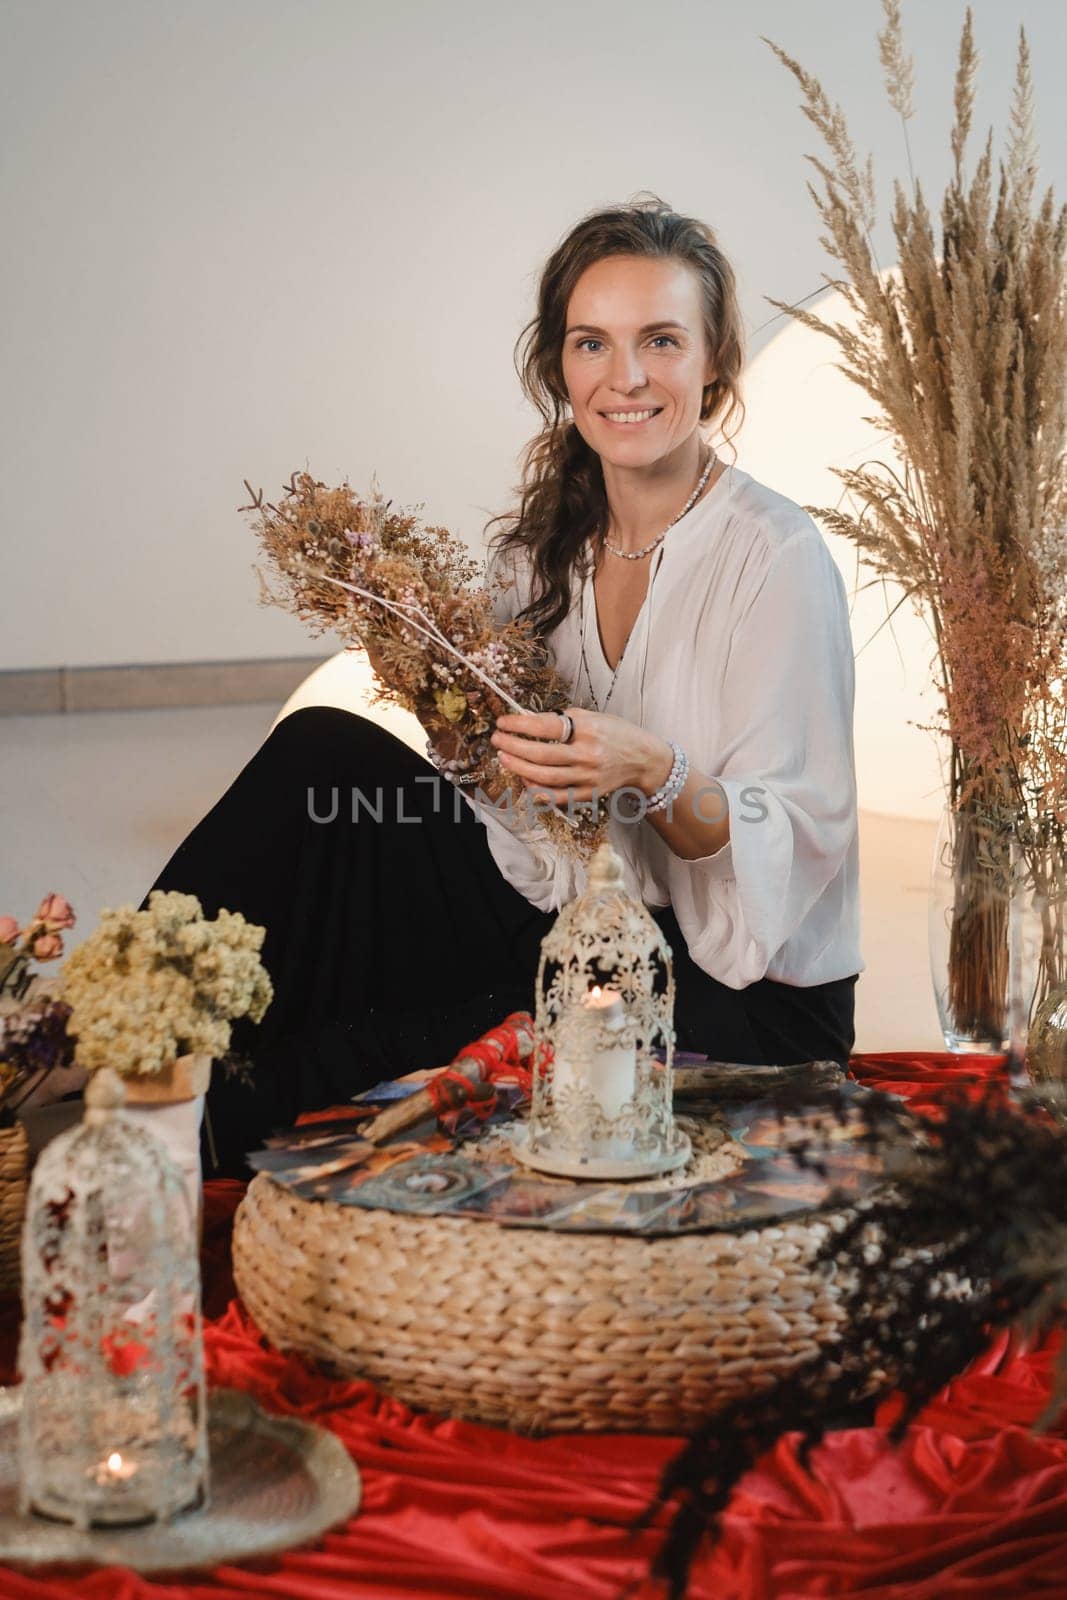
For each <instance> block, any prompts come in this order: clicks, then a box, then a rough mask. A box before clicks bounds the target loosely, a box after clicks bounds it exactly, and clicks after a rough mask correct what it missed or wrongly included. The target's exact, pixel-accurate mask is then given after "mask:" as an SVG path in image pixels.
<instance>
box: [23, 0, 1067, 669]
mask: <svg viewBox="0 0 1067 1600" xmlns="http://www.w3.org/2000/svg"><path fill="white" fill-rule="evenodd" d="M905 11H906V22H907V26H908V30H909V37H910V42H911V46H912V49H913V51H914V53H915V55H916V56H917V58H918V95H919V104H920V110H921V115H920V117H919V119H918V120H917V121H916V122H914V123H913V124H912V125H911V138H912V147H913V152H914V156H915V160H916V164H917V167H918V170H919V171H920V173H921V175H922V178H923V181H924V184H925V186H926V188H927V191H928V193H929V194H936V193H937V192H938V190H939V188H940V186H941V184H942V182H943V179H944V176H945V172H946V170H947V161H948V140H947V129H948V126H949V121H950V111H951V86H952V75H953V71H954V63H955V51H956V43H957V39H958V32H959V26H960V23H961V21H962V15H963V7H962V5H959V6H957V5H955V4H953V5H948V4H939V5H937V6H929V5H928V6H925V7H920V6H918V5H908V6H906V7H905ZM974 12H975V19H976V27H977V33H978V42H979V46H980V48H981V49H982V51H983V54H984V69H983V76H982V85H981V97H980V101H979V108H978V118H977V138H976V140H975V148H976V149H977V147H978V145H980V143H981V141H982V139H984V135H985V129H986V125H987V124H988V123H989V122H990V121H993V122H995V124H996V126H997V127H998V129H1001V128H1004V127H1005V126H1006V122H1007V107H1008V96H1009V90H1010V82H1011V76H1012V71H1013V56H1014V48H1015V35H1016V30H1017V26H1018V23H1019V22H1020V21H1022V22H1023V23H1025V25H1026V27H1027V29H1028V32H1029V36H1030V40H1031V45H1032V49H1033V54H1034V76H1035V86H1036V96H1037V104H1038V113H1039V123H1038V136H1039V139H1040V141H1041V146H1042V163H1043V166H1042V174H1043V178H1044V180H1045V181H1055V182H1056V183H1057V186H1058V188H1059V190H1060V192H1061V193H1062V191H1063V190H1064V188H1065V187H1067V186H1065V184H1064V178H1065V172H1064V168H1065V164H1067V111H1065V100H1064V97H1063V96H1062V93H1061V85H1060V81H1059V78H1060V72H1059V65H1060V63H1059V53H1058V50H1057V44H1058V39H1059V28H1058V23H1059V20H1060V14H1061V8H1060V5H1059V4H1058V3H1057V0H1015V3H1014V4H1012V5H1008V6H1005V5H1003V4H1002V3H994V0H976V3H975V5H974ZM881 21H882V12H881V7H880V5H878V4H877V3H876V0H803V3H798V0H750V3H747V4H745V5H738V4H736V3H735V0H729V3H727V0H659V3H658V4H657V5H655V6H649V5H647V4H637V3H633V0H630V3H625V0H618V3H610V0H593V3H588V4H584V5H577V6H575V5H574V4H573V3H563V0H539V3H538V4H536V5H527V6H524V7H519V6H515V5H508V4H501V3H500V0H451V3H449V4H437V5H434V4H428V3H419V0H391V3H390V4H389V5H388V6H386V5H374V6H371V5H367V4H362V3H355V0H300V3H299V4H298V3H296V0H289V3H288V4H285V3H282V0H166V3H163V0H93V3H91V4H87V3H86V0H17V3H13V0H7V3H6V5H5V7H4V49H3V52H2V61H0V90H2V93H0V119H2V120H0V133H2V139H0V181H2V206H3V217H4V223H5V226H4V235H5V248H4V251H3V255H2V264H0V307H2V313H0V314H2V316H3V353H2V364H3V373H4V379H5V382H4V393H3V402H2V404H3V413H2V416H0V452H2V456H0V528H2V534H3V545H4V553H3V559H2V563H0V584H2V616H0V668H16V667H37V666H53V665H60V664H66V665H98V664H105V663H113V662H150V661H196V660H225V659H240V658H247V657H253V656H259V655H274V654H302V653H305V652H306V653H308V654H314V653H316V652H320V653H321V651H322V649H324V648H329V647H330V645H331V641H330V640H323V641H321V642H320V641H316V640H313V639H311V638H310V637H309V636H308V635H307V634H306V633H305V631H304V629H303V628H302V627H301V626H300V624H298V623H297V622H296V621H295V620H293V619H290V618H289V617H287V616H286V615H284V614H283V613H281V612H279V611H276V610H265V609H262V608H260V607H259V606H258V604H257V586H256V582H255V579H254V575H253V572H252V566H251V564H252V561H253V559H254V554H255V550H254V541H253V538H252V534H251V532H250V531H249V528H248V520H247V518H243V517H241V516H239V515H238V512H237V509H236V508H237V507H238V505H239V504H241V503H242V502H243V501H244V500H245V499H246V495H245V491H244V488H243V485H242V479H243V478H244V477H248V478H249V479H250V480H251V481H252V482H253V483H254V484H256V485H262V486H264V488H265V489H266V490H267V491H268V493H270V494H274V493H276V492H277V491H278V489H279V488H280V485H281V483H282V481H283V480H284V479H285V478H287V477H288V476H289V474H290V472H291V471H292V470H293V469H294V468H296V467H300V466H304V465H305V464H307V465H308V466H309V467H310V468H311V470H313V471H314V472H315V473H316V474H317V475H318V476H319V477H321V478H324V479H326V480H327V481H331V480H339V479H340V478H341V477H343V476H344V475H345V474H347V475H348V476H349V478H350V480H351V481H352V483H353V485H354V487H356V488H365V487H367V486H368V485H369V481H370V475H371V473H372V472H374V471H376V472H377V474H378V477H379V481H380V483H381V486H382V488H383V491H384V492H385V493H386V495H387V496H391V497H392V498H393V499H395V500H396V501H398V502H400V503H407V504H414V503H417V502H419V501H422V502H424V503H425V514H426V516H427V517H428V518H429V519H430V520H432V521H435V522H443V523H446V524H449V525H451V526H452V527H454V528H455V529H456V530H457V531H458V532H460V533H461V534H462V535H463V536H465V537H466V538H467V539H468V540H469V541H470V543H471V544H472V546H474V547H475V548H480V546H481V542H482V529H483V526H484V524H485V522H486V520H487V519H488V517H489V516H490V515H491V514H492V513H494V512H496V511H500V510H502V509H504V508H505V506H506V505H507V503H508V501H509V497H510V490H511V488H512V486H513V485H514V484H515V482H516V481H517V472H518V455H519V451H520V449H521V447H522V445H523V443H524V441H525V440H526V438H527V437H528V436H529V435H530V433H531V432H532V431H533V428H534V425H535V417H534V414H533V413H532V411H530V410H529V409H528V408H527V406H526V405H525V402H524V401H523V400H522V398H521V396H520V393H519V388H518V382H517V379H516V377H515V374H514V371H513V368H512V347H513V344H514V340H515V338H516V336H517V334H518V332H519V330H520V328H521V327H522V325H523V323H524V322H525V321H526V319H527V317H528V316H529V315H530V313H531V310H532V307H533V292H534V285H535V283H536V278H537V274H538V272H539V269H540V266H541V264H542V263H543V261H544V259H545V257H546V255H547V254H548V252H549V251H550V250H551V249H552V248H553V247H554V245H555V244H556V242H557V241H558V239H559V238H560V237H561V236H562V235H563V234H564V233H565V232H566V230H567V229H568V227H569V226H570V225H571V224H572V223H573V222H574V221H575V220H576V219H577V218H578V216H579V215H581V214H583V213H584V212H585V211H587V210H588V209H590V208H592V207H594V206H596V205H600V204H605V203H609V202H617V201H625V200H627V199H629V198H630V197H631V196H632V195H633V194H634V193H635V192H637V191H638V190H641V189H646V188H647V189H653V190H655V191H657V192H658V193H660V194H661V195H662V196H663V197H664V198H665V199H667V200H668V201H669V202H670V203H671V204H673V205H674V206H675V207H676V208H678V209H680V210H688V211H692V212H695V213H696V214H698V215H700V216H702V217H704V218H706V219H707V220H708V221H710V222H711V223H712V224H713V225H714V226H715V227H716V228H717V229H718V230H719V232H720V237H721V241H722V243H723V245H724V246H725V248H726V249H727V251H728V253H729V254H730V255H731V257H732V259H733V260H734V262H735V264H736V267H737V270H738V272H739V274H740V278H741V285H742V291H743V301H744V310H745V315H746V318H747V322H748V326H749V328H750V330H752V335H753V337H752V349H753V351H757V350H759V348H760V347H761V345H762V344H764V343H765V342H766V340H767V338H768V337H769V336H770V334H771V333H772V332H773V331H774V327H775V326H776V325H774V324H772V326H771V327H764V326H763V325H764V324H766V323H767V321H768V318H771V317H772V316H773V313H772V311H771V309H770V308H769V307H768V306H767V305H766V303H765V301H764V299H763V296H764V295H773V296H775V297H778V298H797V297H800V296H802V295H805V294H807V293H808V292H810V291H811V290H812V289H814V288H815V287H817V286H818V284H819V282H820V273H821V272H822V271H823V270H825V269H826V268H827V266H828V263H827V262H826V260H825V258H824V256H823V254H822V251H821V248H820V246H819V243H818V235H819V231H820V227H819V223H818V219H817V217H816V214H815V211H814V208H813V206H812V204H811V202H810V200H809V199H808V196H807V194H806V191H805V188H804V183H805V180H806V178H807V176H808V174H809V172H810V170H811V169H810V168H809V167H808V165H807V163H806V162H805V161H804V159H803V153H804V152H805V151H818V150H819V145H818V142H817V137H816V135H815V132H814V129H813V128H811V125H810V124H809V123H808V122H807V121H806V119H805V118H804V117H803V116H802V114H801V112H800V110H799V108H798V99H799V94H798V90H797V88H796V85H795V84H794V81H793V79H792V77H791V76H790V75H789V74H788V73H787V72H786V70H785V69H784V68H783V67H782V66H780V65H779V63H778V62H777V61H776V60H775V58H774V57H773V56H772V54H771V52H770V51H769V50H768V48H767V46H766V45H765V44H763V43H762V42H761V40H760V35H761V34H766V35H769V36H770V37H772V38H774V39H776V40H777V41H778V42H780V43H781V44H782V45H783V46H784V47H785V48H786V49H787V50H789V51H790V53H791V54H794V55H796V56H798V57H799V58H800V59H801V60H802V61H803V62H804V63H805V64H806V65H807V66H809V67H810V68H811V69H812V70H814V71H816V72H817V73H818V74H819V75H820V76H822V78H823V81H824V84H825V87H826V88H827V91H828V92H829V94H830V96H831V98H832V99H835V100H840V101H841V102H842V103H843V105H844V106H845V108H846V111H847V113H848V115H849V118H850V121H851V125H852V128H853V133H854V135H855V137H856V139H857V142H858V143H859V144H860V146H861V148H862V149H866V148H867V147H868V145H870V146H871V147H872V148H873V149H874V151H875V156H876V163H877V172H878V176H879V180H880V192H881V195H882V197H883V206H882V213H883V216H884V215H885V212H886V204H885V202H886V199H887V197H888V193H889V179H890V177H891V176H892V175H893V174H894V173H903V172H904V171H905V168H904V164H903V149H902V142H901V136H900V130H899V124H898V123H897V121H896V119H895V117H894V115H893V113H891V112H890V110H889V108H888V106H887V105H886V103H885V100H884V96H883V94H882V91H881V77H880V68H879V66H878V56H877V45H876V38H875V35H876V32H877V29H878V28H879V27H880V26H881ZM820 153H821V152H820ZM878 242H879V250H880V256H881V259H882V263H883V265H887V264H889V262H890V261H891V259H892V248H891V236H890V234H889V231H888V227H887V226H883V230H882V233H881V236H880V238H879V241H878ZM741 462H742V465H744V464H745V456H744V448H743V442H742V446H741ZM761 469H762V461H761ZM775 486H776V487H778V488H780V489H782V490H783V491H784V492H786V493H791V492H795V493H796V496H797V497H798V498H802V491H800V490H796V491H794V489H793V487H792V485H791V482H790V478H789V473H788V469H787V468H786V467H785V466H783V472H782V475H781V476H779V477H778V479H777V481H776V483H775ZM851 576H852V575H851V574H849V577H850V579H851Z"/></svg>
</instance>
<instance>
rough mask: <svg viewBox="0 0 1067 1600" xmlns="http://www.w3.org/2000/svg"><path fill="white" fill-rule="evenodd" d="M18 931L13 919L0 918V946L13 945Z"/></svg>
mask: <svg viewBox="0 0 1067 1600" xmlns="http://www.w3.org/2000/svg"><path fill="white" fill-rule="evenodd" d="M19 931H20V930H19V925H18V923H17V922H16V921H15V919H14V917H0V944H14V942H15V940H16V939H17V938H18V936H19Z"/></svg>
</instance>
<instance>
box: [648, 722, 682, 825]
mask: <svg viewBox="0 0 1067 1600" xmlns="http://www.w3.org/2000/svg"><path fill="white" fill-rule="evenodd" d="M667 743H668V744H669V745H670V747H671V749H672V751H673V752H674V761H673V763H672V765H671V770H670V772H669V773H668V775H667V781H666V783H664V784H661V785H660V787H659V788H658V789H657V790H656V792H655V794H653V795H650V796H649V799H648V803H647V805H646V806H645V814H646V815H647V814H648V812H650V811H662V810H663V809H664V807H665V806H668V805H669V804H670V802H671V801H672V800H673V799H674V797H675V796H676V795H677V794H680V793H681V791H682V789H684V787H685V780H686V778H687V777H688V776H689V757H688V756H687V755H686V753H685V751H684V750H683V749H681V747H680V746H679V745H676V744H675V742H674V740H673V739H668V741H667Z"/></svg>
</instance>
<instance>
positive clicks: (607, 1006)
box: [552, 984, 637, 1117]
mask: <svg viewBox="0 0 1067 1600" xmlns="http://www.w3.org/2000/svg"><path fill="white" fill-rule="evenodd" d="M601 1024H603V1026H604V1027H605V1028H606V1029H607V1031H608V1032H609V1033H620V1032H622V1030H623V1029H624V1028H625V1026H626V1011H625V1008H624V1006H623V1003H622V995H621V994H620V993H619V991H618V989H612V988H611V987H605V988H603V989H602V988H601V987H600V985H599V984H594V985H593V987H592V988H591V989H590V990H589V992H588V993H587V994H584V995H583V996H582V998H581V1000H579V1002H578V1004H577V1005H575V1006H572V1007H571V1009H570V1011H569V1012H568V1013H567V1016H566V1018H565V1026H564V1028H563V1030H562V1039H561V1046H562V1048H561V1049H560V1050H559V1051H557V1054H556V1060H555V1066H554V1069H553V1076H552V1084H553V1091H552V1092H553V1097H554V1098H555V1096H557V1095H559V1096H561V1095H562V1094H563V1092H564V1090H565V1089H567V1088H569V1087H570V1086H571V1085H572V1084H577V1083H578V1082H581V1083H582V1084H584V1086H585V1088H586V1089H588V1090H589V1091H590V1093H591V1094H592V1095H593V1098H594V1099H595V1100H596V1101H597V1104H598V1105H599V1107H600V1109H601V1111H602V1112H603V1113H604V1115H605V1116H606V1117H617V1116H618V1115H619V1113H620V1111H621V1110H622V1108H623V1106H624V1105H625V1104H626V1103H627V1101H629V1100H632V1099H633V1097H634V1089H635V1087H636V1083H637V1066H636V1053H635V1050H634V1046H633V1045H632V1044H626V1042H625V1041H624V1040H619V1041H618V1042H617V1043H612V1044H598V1043H597V1042H596V1039H595V1033H596V1031H597V1029H598V1028H599V1027H600V1025H601ZM569 1041H573V1043H572V1049H573V1048H574V1047H575V1046H578V1047H579V1048H578V1050H577V1051H576V1055H577V1059H576V1060H574V1061H571V1060H570V1059H569V1058H568V1054H567V1044H568V1042H569ZM581 1044H584V1046H585V1048H584V1049H582V1048H581Z"/></svg>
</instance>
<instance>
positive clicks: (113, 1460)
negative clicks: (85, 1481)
mask: <svg viewBox="0 0 1067 1600" xmlns="http://www.w3.org/2000/svg"><path fill="white" fill-rule="evenodd" d="M107 1464H108V1467H109V1468H110V1470H111V1471H112V1472H121V1470H122V1457H121V1456H120V1454H119V1452H118V1451H117V1450H112V1452H111V1454H110V1455H109V1456H108V1458H107Z"/></svg>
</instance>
